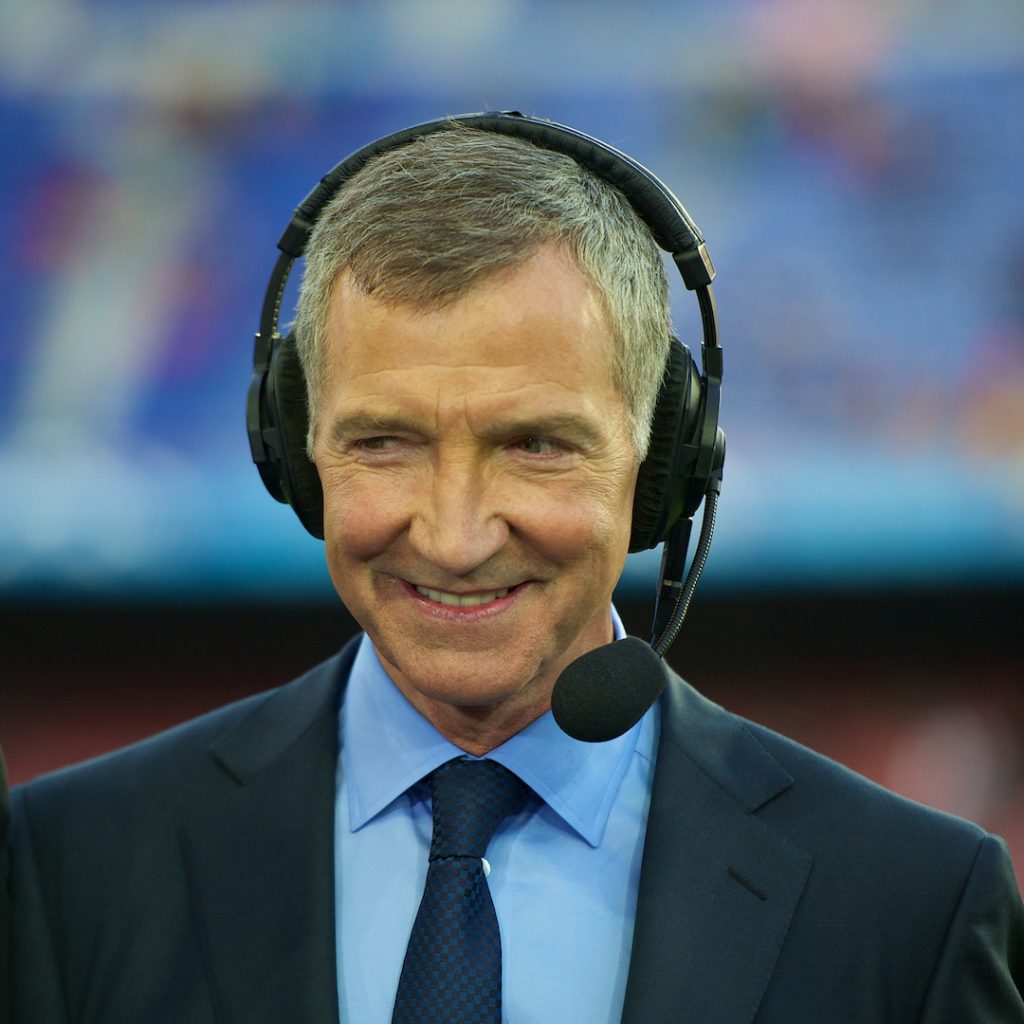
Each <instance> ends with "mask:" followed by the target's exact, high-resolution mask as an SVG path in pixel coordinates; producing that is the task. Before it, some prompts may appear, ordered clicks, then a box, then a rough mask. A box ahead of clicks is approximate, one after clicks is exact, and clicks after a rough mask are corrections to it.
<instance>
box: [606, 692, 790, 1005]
mask: <svg viewBox="0 0 1024 1024" xmlns="http://www.w3.org/2000/svg"><path fill="white" fill-rule="evenodd" d="M669 675H670V679H669V681H668V686H667V687H666V692H665V696H664V697H663V698H662V699H663V713H662V731H661V739H660V743H659V748H658V760H657V766H656V770H655V777H654V787H653V790H652V794H651V809H650V816H649V819H648V827H647V837H646V841H645V845H644V854H643V867H642V873H641V878H640V890H639V895H638V902H637V913H636V925H635V929H634V937H633V952H632V959H631V962H630V970H629V979H628V982H627V987H626V999H625V1007H624V1010H623V1016H622V1020H623V1024H641V1022H642V1024H661V1022H666V1024H667V1022H669V1021H671V1022H673V1024H680V1022H682V1021H691V1020H692V1021H695V1022H700V1024H750V1022H751V1021H752V1020H753V1018H754V1015H755V1014H756V1012H757V1008H758V1006H759V1004H760V1002H761V999H762V997H763V995H764V991H765V988H766V987H767V984H768V980H769V978H770V977H771V974H772V971H773V970H774V967H775V961H776V958H777V956H778V953H779V950H780V948H781V946H782V942H783V939H784V937H785V934H786V931H787V929H788V928H789V922H790V919H791V917H792V915H793V911H794V909H795V907H796V904H797V901H798V900H799V898H800V894H801V892H802V891H803V887H804V883H805V882H806V879H807V875H808V872H809V870H810V857H809V855H808V854H807V853H806V852H805V851H803V850H801V849H799V848H798V847H796V846H794V845H792V844H791V843H790V842H789V841H788V840H786V839H785V838H784V837H782V836H780V835H779V834H777V833H776V832H774V831H772V830H771V829H769V828H768V827H767V826H766V825H765V824H764V823H763V822H762V821H761V820H760V819H759V818H758V817H757V816H756V812H757V811H758V810H759V809H760V808H761V807H763V806H764V805H765V804H766V803H767V802H769V801H770V800H773V799H784V793H785V790H786V789H787V788H788V787H789V786H790V784H791V783H792V779H791V778H790V776H789V775H788V773H786V772H785V771H784V770H783V769H782V768H781V766H780V765H779V764H778V763H777V762H776V761H775V760H774V758H772V757H771V755H770V754H769V753H768V752H767V751H766V750H765V749H764V748H763V747H762V746H761V745H760V744H759V743H758V742H757V740H756V739H755V738H754V736H753V735H752V734H751V733H750V732H749V731H748V730H747V729H746V728H745V727H744V725H743V724H742V722H741V721H740V720H739V719H737V718H735V717H734V716H732V715H729V714H727V713H726V712H724V711H723V710H722V709H721V708H719V707H717V706H716V705H714V704H712V703H711V702H710V701H708V700H705V699H704V698H703V697H701V696H700V695H699V694H697V693H696V692H695V691H694V690H693V689H691V688H690V687H689V686H687V685H686V684H685V683H683V682H682V680H680V679H679V678H678V677H677V676H675V675H674V674H673V673H669Z"/></svg>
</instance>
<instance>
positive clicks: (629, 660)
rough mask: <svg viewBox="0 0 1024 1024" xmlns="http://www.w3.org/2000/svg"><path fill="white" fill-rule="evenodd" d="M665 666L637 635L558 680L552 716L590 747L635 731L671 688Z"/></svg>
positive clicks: (590, 655) (596, 652)
mask: <svg viewBox="0 0 1024 1024" xmlns="http://www.w3.org/2000/svg"><path fill="white" fill-rule="evenodd" d="M665 672H666V669H665V663H664V662H663V661H662V660H661V658H659V657H658V655H657V654H655V653H654V651H653V650H652V649H651V647H650V645H649V644H646V643H644V641H643V640H640V639H639V638H638V637H635V636H628V637H626V638H625V639H624V640H615V641H614V642H612V643H610V644H605V645H604V646H602V647H595V648H594V649H593V650H592V651H588V652H587V653H586V654H584V655H583V656H582V657H580V658H577V659H576V660H575V661H574V662H572V664H570V665H569V666H568V667H567V668H566V669H565V671H564V672H563V673H562V674H561V675H560V676H559V677H558V681H557V682H556V683H555V689H554V692H553V693H552V694H551V713H552V714H553V715H554V717H555V722H556V723H557V724H558V727H559V728H560V729H561V730H562V732H564V733H567V734H568V735H569V736H571V737H572V738H573V739H575V740H583V741H584V742H586V743H603V742H604V741H605V740H613V739H615V737H616V736H621V735H622V734H623V733H624V732H626V731H627V730H629V729H631V728H632V727H633V726H634V725H635V724H636V723H637V722H639V721H640V719H641V718H642V717H643V716H644V713H645V712H646V711H647V709H648V708H649V707H650V706H651V705H652V704H653V703H654V702H655V701H656V700H657V699H658V697H660V696H661V691H662V690H663V689H664V688H665V680H666V676H665Z"/></svg>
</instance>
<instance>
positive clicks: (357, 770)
mask: <svg viewBox="0 0 1024 1024" xmlns="http://www.w3.org/2000/svg"><path fill="white" fill-rule="evenodd" d="M611 616H612V627H613V630H614V636H615V639H616V640H621V639H622V638H623V637H624V636H625V635H626V631H625V629H624V628H623V625H622V620H621V619H620V618H619V616H618V613H617V612H616V611H615V609H614V608H612V610H611ZM340 729H341V750H342V766H343V769H344V772H345V778H346V782H347V786H348V812H349V827H350V828H351V830H352V831H353V832H355V831H357V830H358V829H360V828H362V827H363V826H364V825H365V824H366V823H367V822H368V821H370V820H371V819H372V818H374V817H375V816H376V815H378V814H379V813H380V812H381V811H382V810H384V808H385V807H387V806H388V805H389V804H391V803H392V802H393V801H394V800H395V799H396V798H398V797H399V796H401V794H402V793H404V792H405V791H406V790H407V789H408V788H409V787H410V786H412V785H414V784H415V783H416V782H418V781H419V780H420V779H422V778H423V777H424V776H425V775H427V774H429V773H430V772H432V771H433V770H434V769H435V768H437V767H438V766H439V765H442V764H444V762H445V761H450V760H451V759H452V758H453V757H463V756H465V752H464V751H462V750H460V749H459V748H458V747H456V746H455V745H454V744H453V743H450V742H449V741H448V740H446V739H445V738H444V737H443V736H442V735H441V734H440V733H439V732H438V731H437V730H436V729H435V728H434V726H433V725H431V724H430V722H428V721H427V720H426V719H425V718H424V717H423V716H422V715H421V714H420V713H419V712H418V711H417V710H416V709H415V708H414V707H413V706H412V705H411V704H410V703H409V702H408V701H407V700H406V699H405V697H404V695H403V694H402V693H401V691H400V690H399V689H398V687H396V686H395V684H394V683H393V682H392V681H391V678H390V677H389V676H388V674H387V673H386V672H385V671H384V668H383V666H382V665H381V663H380V659H379V658H378V657H377V652H376V651H375V650H374V647H373V644H372V643H371V642H370V640H369V638H368V637H366V636H364V637H363V638H362V640H361V642H360V645H359V650H358V652H357V653H356V658H355V661H354V663H353V665H352V672H351V675H350V676H349V683H348V686H347V688H346V691H345V699H344V701H343V703H342V708H341V723H340ZM653 735H654V731H653V715H652V713H651V712H648V714H647V715H645V716H644V718H642V719H641V720H640V722H638V723H637V724H636V725H635V726H633V728H632V729H630V730H629V731H628V732H627V733H625V734H624V735H622V736H619V737H618V738H616V739H614V740H609V741H607V742H605V743H583V742H581V741H579V740H574V739H572V738H570V737H569V736H567V735H566V734H565V733H563V732H562V730H561V729H559V727H558V726H557V725H556V724H555V720H554V718H553V717H552V715H551V712H550V711H549V712H548V713H547V714H545V715H541V717H540V718H538V719H537V720H536V721H534V722H532V723H531V724H530V725H528V726H527V727H526V728H525V729H523V730H522V731H521V732H518V733H516V735H515V736H512V737H511V738H510V739H508V740H507V741H506V742H505V743H503V744H502V745H501V746H500V747H497V748H495V749H494V750H492V751H491V752H490V753H489V754H488V755H487V756H488V757H489V758H491V759H492V760H494V761H498V762H499V763H500V764H503V765H504V766H505V767H506V768H508V769H509V770H510V771H513V772H515V774H516V775H518V776H519V777H520V778H521V779H522V780H523V781H524V782H525V783H527V785H529V786H530V787H531V788H532V789H533V791H534V792H535V793H536V794H537V795H538V796H539V797H540V798H541V799H542V800H543V801H544V802H545V803H546V804H547V805H548V806H549V807H550V808H551V810H552V811H554V812H555V813H556V814H557V815H558V816H559V817H560V818H561V819H562V820H563V821H564V822H565V823H566V824H567V825H568V826H569V827H570V828H572V829H573V831H575V832H577V833H578V834H579V835H580V836H581V837H582V838H583V839H584V840H586V842H588V843H589V844H590V845H591V846H598V845H599V844H600V842H601V836H602V835H603V833H604V827H605V825H606V823H607V821H608V814H609V812H610V811H611V807H612V803H613V802H614V800H615V795H616V793H617V792H618V790H619V786H620V784H621V783H622V778H623V776H624V775H625V774H626V769H627V768H628V767H629V762H630V760H631V759H632V757H633V753H634V751H635V750H637V749H638V746H639V747H640V748H642V749H646V750H647V752H648V755H650V754H652V752H653Z"/></svg>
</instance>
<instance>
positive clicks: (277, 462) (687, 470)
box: [246, 111, 725, 653]
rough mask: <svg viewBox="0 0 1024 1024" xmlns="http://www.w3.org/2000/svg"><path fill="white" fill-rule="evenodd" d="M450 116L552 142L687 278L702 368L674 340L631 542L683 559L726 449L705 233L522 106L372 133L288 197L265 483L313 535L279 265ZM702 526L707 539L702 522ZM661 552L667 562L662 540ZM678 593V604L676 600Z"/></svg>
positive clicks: (255, 391)
mask: <svg viewBox="0 0 1024 1024" xmlns="http://www.w3.org/2000/svg"><path fill="white" fill-rule="evenodd" d="M452 122H459V123H461V124H465V125H468V126H469V127H472V128H476V129H480V130H482V131H489V132H496V133H498V134H501V135H511V136H514V137H516V138H520V139H524V140H526V141H528V142H532V143H534V144H535V145H538V146H541V147H542V148H544V149H549V150H553V151H554V152H556V153H562V154H564V155H565V156H568V157H571V158H572V159H573V160H575V161H576V162H577V163H579V164H581V165H582V166H584V167H586V168H587V169H588V170H590V171H591V172H593V173H594V174H595V175H597V177H599V178H601V179H603V180H604V181H607V182H608V183H609V184H611V185H614V186H615V187H616V188H618V189H619V190H620V191H621V192H622V193H623V195H625V197H626V199H628V200H629V202H630V203H631V204H632V206H633V208H634V209H635V210H636V212H637V214H638V215H639V216H640V218H641V219H642V220H643V221H644V223H645V224H646V225H647V226H648V227H649V228H650V230H651V233H652V234H653V236H654V239H655V241H656V242H657V243H658V245H660V246H661V248H663V249H665V250H666V251H668V252H669V253H671V255H672V259H673V261H674V262H675V265H676V266H677V267H678V268H679V272H680V274H681V275H682V278H683V283H684V284H685V285H686V287H687V288H688V289H690V290H691V291H694V292H696V295H697V301H698V303H699V304H700V312H701V323H702V325H703V332H704V339H703V343H702V345H701V360H702V363H703V367H704V374H703V376H702V375H701V372H700V370H699V369H698V367H697V365H696V363H695V362H694V360H693V358H692V356H691V355H690V352H689V350H688V349H687V348H686V346H685V345H683V344H681V343H680V342H679V341H677V340H676V339H673V340H672V346H671V350H670V355H669V359H668V363H667V365H666V368H665V374H664V377H663V379H662V384H661V390H660V392H659V394H658V400H657V404H656V406H655V410H654V416H653V420H652V424H651V444H650V448H649V451H648V454H647V457H646V459H644V461H643V463H642V464H641V466H640V471H639V475H638V477H637V483H636V491H635V495H634V499H633V523H632V532H631V535H630V544H629V550H630V551H644V550H646V549H647V548H653V547H657V545H658V544H660V543H661V542H662V541H669V542H670V546H673V547H674V548H675V549H677V550H676V555H679V552H678V548H679V546H680V543H681V545H682V550H681V559H682V561H685V555H686V543H687V540H688V538H689V526H690V522H691V519H692V516H693V514H694V512H696V510H697V508H698V506H699V505H700V503H701V501H702V499H703V498H704V496H705V495H706V494H715V495H717V490H718V487H719V486H720V480H721V471H722V464H723V462H724V460H725V435H724V433H723V432H722V431H721V430H720V429H719V427H718V414H719V405H720V400H721V387H722V348H721V346H720V345H719V343H718V327H717V320H716V313H715V301H714V296H713V295H712V291H711V281H712V279H713V278H714V276H715V270H714V266H713V265H712V263H711V259H710V257H709V256H708V253H707V248H706V247H705V244H704V239H703V237H702V236H701V233H700V230H699V229H698V227H697V225H696V224H694V222H693V219H692V218H691V217H690V215H689V214H688V213H687V212H686V210H685V209H684V208H683V206H682V204H681V203H680V202H679V200H678V199H676V197H675V196H674V195H673V194H672V192H671V191H670V190H669V189H668V188H667V186H666V185H665V184H664V183H663V182H661V181H660V180H659V179H658V178H657V177H655V176H654V175H653V174H652V173H651V172H650V171H648V170H647V169H646V168H645V167H643V166H642V165H641V164H639V163H637V162H636V161H635V160H633V159H631V158H630V157H628V156H627V155H626V154H625V153H621V152H619V151H618V150H616V149H613V148H612V147H611V146H608V145H606V144H605V143H603V142H601V141H599V140H598V139H595V138H593V137H591V136H589V135H585V134H584V133H583V132H579V131H576V130H575V129H574V128H569V127H567V126H565V125H560V124H556V123H555V122H553V121H546V120H542V119H540V118H534V117H524V116H523V115H522V114H520V113H518V112H516V111H494V112H488V113H482V114H466V115H462V116H459V117H450V118H444V119H442V120H438V121H428V122H427V123H425V124H420V125H415V126H414V127H412V128H406V129H405V130H404V131H400V132H396V133H395V134H393V135H388V136H386V137H385V138H382V139H378V140H377V141H376V142H371V143H370V144H369V145H368V146H364V147H363V148H362V149H360V150H358V151H357V152H356V153H353V154H352V155H351V156H349V157H348V158H347V159H345V160H343V161H342V162H341V163H339V164H338V165H337V166H336V167H334V168H333V169H332V170H331V171H329V172H328V173H327V174H326V175H325V176H324V177H323V178H321V179H320V182H319V183H318V184H317V185H316V187H315V188H314V189H313V190H312V191H311V192H310V193H309V195H308V196H306V198H305V199H304V200H303V201H302V202H301V203H300V204H299V206H298V207H297V208H296V210H295V213H294V214H293V215H292V219H291V221H290V222H289V224H288V226H287V227H286V228H285V230H284V234H282V235H281V238H280V240H279V241H278V243H277V247H278V249H280V250H281V255H280V256H279V257H278V259H277V263H276V265H275V267H274V271H273V273H272V274H271V277H270V281H269V283H268V284H267V290H266V294H265V296H264V299H263V310H262V313H261V315H260V329H259V332H258V333H257V335H256V345H255V349H254V353H253V375H252V381H251V382H250V384H249V394H248V401H247V407H246V418H247V421H248V428H249V446H250V448H251V449H252V457H253V461H254V462H255V463H256V466H257V468H258V469H259V472H260V476H261V477H262V478H263V483H264V484H265V485H266V488H267V490H268V491H270V493H271V495H272V496H273V497H274V498H276V499H277V500H278V501H280V502H285V503H287V504H289V505H291V507H292V508H293V509H294V510H295V512H296V514H297V515H298V517H299V519H300V520H301V522H302V525H303V526H304V527H305V528H306V529H307V530H308V531H309V532H310V533H311V534H312V535H313V536H314V537H317V538H320V539H322V538H323V535H324V527H323V492H322V491H321V488H320V478H319V476H318V475H317V471H316V467H315V466H314V465H313V464H312V463H311V462H310V461H309V458H308V456H307V455H306V435H307V432H308V422H309V421H308V413H307V407H306V384H305V379H304V376H303V373H302V369H301V366H300V365H299V358H298V354H297V350H296V345H295V337H294V334H289V335H288V336H287V337H284V338H282V337H281V335H280V333H279V332H278V317H279V315H280V308H281V301H282V297H283V295H284V289H285V283H286V281H287V279H288V273H289V271H290V269H291V266H292V264H293V263H294V262H295V260H297V259H299V258H300V257H301V256H302V255H303V253H304V252H305V249H306V244H307V243H308V241H309V236H310V233H311V232H312V230H313V226H314V224H315V223H316V220H317V218H318V217H319V215H320V213H321V211H322V210H323V208H324V206H325V205H326V204H327V203H328V201H329V200H330V199H331V198H332V197H333V196H334V195H335V194H336V193H337V191H338V190H339V189H340V188H341V186H342V185H344V183H345V182H346V181H347V180H348V179H349V178H350V177H351V176H352V175H353V174H355V173H356V172H357V171H359V170H360V169H361V168H362V167H363V166H364V165H365V164H366V163H367V162H368V161H369V160H371V159H372V158H373V157H375V156H377V155H379V154H381V153H384V152H386V151H387V150H390V149H394V148H396V147H398V146H402V145H405V144H406V143H407V142H411V141H412V140H413V139H417V138H419V137H421V136H424V135H430V134H431V133H433V132H437V131H441V130H443V129H445V128H446V127H448V126H450V125H451V124H452ZM705 521H707V515H705ZM712 522H713V520H712ZM708 534H709V536H708V544H710V530H709V531H708ZM673 538H674V543H672V542H673ZM704 554H705V555H706V550H705V552H704ZM674 557H675V556H674ZM665 561H666V563H668V562H669V561H670V559H669V557H668V550H666V560H665ZM694 567H695V568H696V559H695V566H694ZM681 568H682V565H681V563H680V564H679V565H678V567H677V568H676V569H674V570H672V571H669V569H663V577H664V580H663V587H662V589H663V592H664V591H665V587H666V586H668V587H670V588H671V587H681V582H680V581H678V580H676V577H679V576H681ZM697 575H698V576H699V571H698V573H697ZM669 577H671V578H672V579H671V580H670V579H669ZM687 583H688V584H689V580H688V581H687ZM695 585H696V580H694V586H695ZM688 589H691V590H692V588H688ZM676 603H677V606H678V603H679V602H678V601H677V602H676ZM686 603H687V604H688V603H689V602H688V601H687V602H686ZM683 614H685V608H684V609H683ZM679 621H680V622H681V616H679ZM676 629H677V630H678V623H677V624H676ZM663 635H664V634H663ZM673 635H674V634H673ZM669 643H671V639H670V640H669ZM665 646H667V644H666V645H665ZM659 653H661V652H659Z"/></svg>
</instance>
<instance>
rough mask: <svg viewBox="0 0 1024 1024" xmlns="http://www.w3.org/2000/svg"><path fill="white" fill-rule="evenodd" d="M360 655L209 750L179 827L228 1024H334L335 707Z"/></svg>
mask: <svg viewBox="0 0 1024 1024" xmlns="http://www.w3.org/2000/svg"><path fill="white" fill-rule="evenodd" d="M354 651H355V647H354V644H350V645H349V646H348V647H347V648H346V649H345V650H344V651H343V652H342V653H341V654H340V655H339V656H337V657H335V658H333V659H332V660H331V661H329V662H327V663H326V664H324V665H322V666H320V667H318V668H316V669H314V670H313V671H312V672H310V673H308V674H307V675H306V676H304V677H302V678H301V679H298V680H296V681H295V682H294V683H292V684H290V685H289V686H286V687H283V688H282V689H280V690H278V691H275V692H274V693H272V694H271V695H270V696H269V697H268V698H267V699H266V700H265V701H263V702H262V703H260V704H258V705H256V707H255V709H254V711H253V712H252V713H251V714H250V715H249V716H248V717H246V718H245V719H244V720H243V721H242V722H241V723H239V724H238V725H237V726H236V727H235V728H233V729H232V730H230V731H228V732H227V733H225V734H223V735H222V736H221V737H220V738H219V739H218V740H217V741H216V742H215V743H214V744H213V746H212V747H211V764H210V772H211V783H210V786H209V787H208V793H207V799H206V800H205V801H204V803H203V807H202V810H201V811H199V812H198V813H197V815H196V817H195V819H194V820H190V821H188V822H186V823H185V825H184V826H183V828H182V829H181V832H180V841H181V848H182V855H183V857H184V860H185V865H186V870H187V874H188V877H189V882H190V888H191V892H192V898H193V914H194V916H195V919H196V926H197V930H198V932H199V934H200V936H201V938H202V941H203V949H204V953H205V956H206V960H207V969H208V978H209V982H210V986H211V989H212V990H213V993H214V997H215V999H216V1000H217V1004H218V1011H219V1012H218V1021H220V1022H223V1024H261V1022H266V1024H276V1022H278V1021H283V1020H287V1021H289V1022H290V1024H331V1022H337V1020H338V997H337V970H336V959H335V922H334V798H335V772H336V766H337V759H338V741H337V734H338V728H337V721H338V719H337V708H338V701H339V697H340V691H341V688H342V686H343V684H344V680H346V679H347V677H348V671H349V669H350V667H351V662H352V657H353V656H354Z"/></svg>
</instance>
